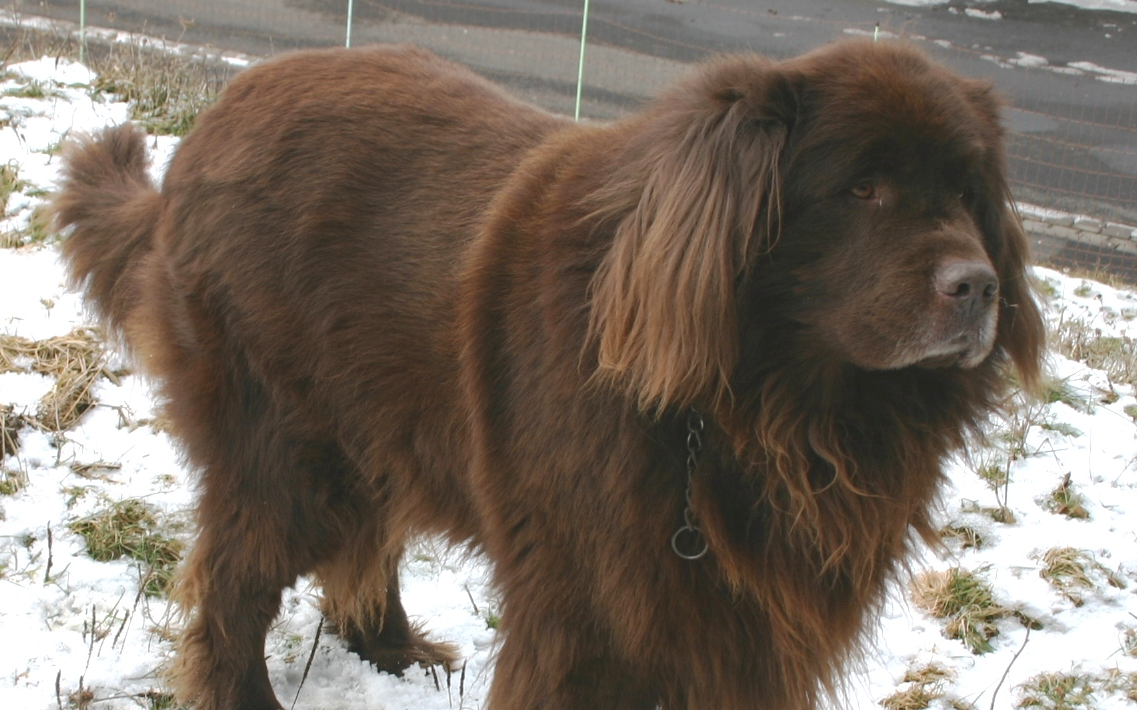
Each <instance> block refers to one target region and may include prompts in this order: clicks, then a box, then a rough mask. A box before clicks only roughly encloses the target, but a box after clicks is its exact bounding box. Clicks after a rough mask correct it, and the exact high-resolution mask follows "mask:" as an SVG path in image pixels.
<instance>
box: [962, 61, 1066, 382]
mask: <svg viewBox="0 0 1137 710" xmlns="http://www.w3.org/2000/svg"><path fill="white" fill-rule="evenodd" d="M961 82H962V85H963V89H964V92H965V94H966V95H967V98H968V99H969V100H970V102H971V105H972V107H973V108H975V110H976V111H977V112H978V113H979V114H980V115H981V116H982V117H983V119H984V120H985V121H986V122H987V123H988V125H989V126H990V127H991V130H992V132H993V133H996V134H998V136H999V139H1000V140H999V141H998V142H997V143H996V145H998V146H1000V147H998V148H992V149H991V153H990V155H989V156H988V158H987V161H986V168H985V170H984V172H983V174H982V175H981V176H980V184H979V185H977V186H976V189H975V192H976V198H977V199H978V201H979V204H978V210H977V216H978V218H979V221H980V223H981V226H982V229H983V232H984V234H985V236H986V239H987V242H988V244H987V247H988V250H989V252H990V254H991V259H992V261H993V262H994V266H995V270H996V271H997V272H998V274H999V292H1000V293H999V298H1000V307H999V329H998V333H997V335H996V338H995V342H996V346H997V347H999V348H1000V349H1001V350H1002V351H1003V352H1004V353H1006V355H1007V356H1008V357H1009V358H1010V360H1011V363H1012V364H1013V365H1014V367H1015V369H1016V370H1017V371H1018V376H1019V382H1020V384H1021V385H1022V387H1023V389H1025V390H1027V391H1028V392H1030V391H1035V390H1036V389H1037V387H1038V384H1039V378H1040V375H1041V371H1042V357H1043V351H1044V349H1045V346H1046V326H1045V324H1044V322H1043V319H1042V313H1041V312H1040V310H1039V308H1038V304H1037V302H1036V301H1035V295H1034V291H1035V289H1034V285H1033V282H1032V280H1031V277H1030V273H1029V271H1028V264H1029V262H1030V247H1029V242H1028V240H1027V237H1026V233H1025V232H1024V231H1023V228H1022V220H1021V219H1020V218H1019V215H1018V212H1017V210H1016V209H1015V203H1014V198H1013V197H1012V195H1011V191H1010V188H1009V187H1008V185H1007V180H1006V174H1007V159H1006V155H1005V152H1004V150H1003V149H1002V147H1001V146H1002V145H1003V142H1002V140H1001V139H1002V134H1003V131H1002V129H1001V128H1000V127H999V126H1000V124H1001V116H1000V114H1001V110H1002V108H1003V102H1002V101H1001V100H1000V99H999V98H998V96H997V95H996V94H995V92H994V87H993V86H992V85H991V84H990V83H989V82H986V81H981V80H975V79H963V80H961Z"/></svg>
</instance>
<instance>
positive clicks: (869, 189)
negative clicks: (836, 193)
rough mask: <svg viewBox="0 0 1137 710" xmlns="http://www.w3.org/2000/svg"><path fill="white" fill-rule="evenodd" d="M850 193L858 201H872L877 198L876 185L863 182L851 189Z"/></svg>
mask: <svg viewBox="0 0 1137 710" xmlns="http://www.w3.org/2000/svg"><path fill="white" fill-rule="evenodd" d="M849 192H850V193H851V194H852V195H853V197H855V198H857V199H858V200H871V199H873V198H874V197H876V185H874V184H872V183H871V182H870V181H868V180H863V181H861V182H858V183H857V184H856V185H853V186H852V187H851V188H849Z"/></svg>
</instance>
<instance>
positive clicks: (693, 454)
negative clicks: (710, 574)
mask: <svg viewBox="0 0 1137 710" xmlns="http://www.w3.org/2000/svg"><path fill="white" fill-rule="evenodd" d="M705 428H706V425H705V424H704V422H703V418H702V417H701V416H700V415H699V413H698V412H696V411H695V410H693V409H692V410H691V411H690V412H689V413H688V414H687V492H686V494H685V497H686V499H687V507H686V508H684V509H683V525H681V526H679V529H678V530H676V531H675V534H674V535H672V536H671V549H672V550H674V551H675V554H676V555H679V556H680V557H682V558H683V559H685V560H691V561H694V560H697V559H699V558H701V557H702V556H703V555H705V554H707V550H708V549H709V546H708V545H707V539H706V538H705V537H703V531H702V530H700V529H699V526H698V525H697V524H696V521H695V510H694V508H693V507H692V505H691V484H692V481H693V479H694V477H695V471H696V469H698V468H699V454H700V453H701V452H702V450H703V431H704V429H705Z"/></svg>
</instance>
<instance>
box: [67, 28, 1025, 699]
mask: <svg viewBox="0 0 1137 710" xmlns="http://www.w3.org/2000/svg"><path fill="white" fill-rule="evenodd" d="M145 165H146V156H145V149H144V142H143V136H142V135H141V134H140V133H139V132H137V131H135V130H133V129H131V128H129V127H120V128H113V129H109V130H107V131H106V132H104V133H103V134H101V135H100V136H98V137H97V138H95V139H93V140H89V141H87V142H84V143H81V144H80V145H78V146H77V147H75V148H73V149H72V150H71V152H70V153H69V155H68V158H67V165H66V180H65V183H64V185H63V189H62V192H61V194H60V196H59V197H58V199H57V203H56V208H57V210H58V221H59V224H60V225H61V226H70V227H72V228H73V233H72V234H71V236H70V238H69V239H68V241H67V242H66V244H65V253H66V257H67V259H68V260H69V262H70V267H71V273H72V276H73V278H74V280H75V282H76V283H77V284H83V285H85V287H86V290H87V294H88V297H89V298H90V300H91V302H92V303H93V304H94V306H95V307H96V308H97V310H98V312H99V313H100V315H101V316H102V317H103V319H104V320H105V321H107V322H108V323H110V324H111V325H112V326H114V327H115V328H117V329H118V330H119V331H120V332H121V333H122V334H123V335H125V337H126V340H127V342H128V343H129V344H130V347H131V348H132V350H133V351H134V352H135V353H136V355H137V356H138V358H139V359H140V360H141V362H142V363H143V365H144V366H145V367H146V369H147V371H148V372H149V373H151V374H152V375H153V376H154V377H155V378H156V380H157V382H158V383H159V384H160V386H161V392H162V395H163V397H164V398H165V400H166V402H167V408H168V415H169V417H170V419H171V421H172V422H173V424H174V426H175V428H176V433H177V435H178V437H179V438H180V440H181V441H182V443H183V444H184V446H185V449H186V452H187V454H188V456H189V460H190V461H191V462H192V463H193V464H194V465H195V466H196V467H197V468H198V469H199V470H200V475H201V490H202V495H201V502H200V505H199V509H198V521H199V524H200V536H199V538H198V541H197V544H196V546H195V547H194V548H193V552H192V554H191V556H190V558H189V560H188V562H187V563H186V568H185V571H184V579H183V582H182V591H181V594H182V602H183V605H184V606H185V607H186V608H187V609H188V610H189V611H190V620H189V625H188V628H187V629H186V631H185V633H184V636H183V637H182V639H181V643H180V650H179V663H178V668H177V671H178V672H177V689H178V693H179V697H180V698H181V699H182V700H184V701H192V702H193V703H194V704H195V706H196V707H198V708H201V709H203V710H221V709H223V708H224V709H231V708H242V709H245V708H248V709H252V708H277V707H279V706H278V704H277V701H276V698H275V697H274V695H273V692H272V689H271V688H270V686H269V682H268V676H267V673H266V669H265V664H264V660H263V644H264V639H265V632H266V629H267V628H268V625H269V623H270V621H271V620H272V618H273V616H274V615H275V614H276V613H277V611H278V606H279V602H280V594H281V590H282V589H284V588H285V587H286V586H288V585H290V584H292V583H293V581H294V580H295V579H296V577H297V575H301V574H308V573H311V574H314V575H315V576H316V577H317V578H318V579H319V581H320V582H321V584H322V585H323V590H324V599H325V610H326V612H327V614H328V616H329V618H330V619H331V620H332V621H333V622H334V624H335V625H336V627H337V628H338V630H339V632H340V633H341V634H342V635H343V637H344V638H346V639H347V640H348V641H349V642H350V644H351V647H352V648H353V649H355V650H356V651H358V652H359V654H360V655H361V656H362V657H364V658H366V659H369V660H371V661H373V662H374V663H375V664H376V665H377V666H378V667H379V668H381V669H386V670H391V671H398V670H400V669H402V668H404V667H406V666H407V665H408V664H410V663H412V662H416V661H417V662H425V663H433V662H447V661H449V660H451V652H450V650H449V648H448V647H446V646H442V645H436V644H432V643H430V642H428V641H426V640H425V639H424V638H423V637H422V635H421V634H419V633H418V632H417V631H416V630H415V629H413V628H412V627H410V626H409V625H408V623H407V619H406V615H405V613H404V611H403V607H402V605H401V603H400V600H399V587H398V573H397V570H398V564H399V558H400V555H401V553H402V551H403V548H404V545H405V544H406V541H407V539H408V536H410V535H415V534H420V533H431V534H442V535H445V536H446V537H447V538H448V539H449V540H451V541H453V542H455V543H460V542H472V543H473V544H474V545H475V546H476V547H477V548H478V549H480V550H482V551H484V552H485V554H486V555H487V556H488V557H489V559H490V560H491V561H492V562H493V564H494V567H495V570H496V577H495V580H496V583H497V585H498V586H499V588H500V592H501V595H502V599H503V616H502V626H501V630H502V633H503V638H504V642H503V643H502V645H501V648H500V655H499V657H498V659H497V666H496V677H495V680H494V684H493V688H492V691H491V695H490V699H489V703H488V705H489V707H490V708H493V710H523V709H525V710H529V709H534V708H539V707H540V708H557V709H562V710H569V709H577V710H601V709H604V708H642V709H643V710H650V709H651V708H654V707H655V706H657V705H662V707H664V708H668V709H669V710H678V709H680V708H689V709H697V708H706V709H711V708H713V709H715V710H741V709H743V708H746V709H747V710H749V709H751V708H755V707H761V708H766V709H767V710H803V709H806V708H810V707H813V706H814V705H815V704H816V702H817V700H818V698H819V697H820V694H821V693H822V692H824V691H825V690H826V689H827V688H831V687H832V686H833V684H834V683H835V682H836V681H837V680H838V679H839V676H838V674H839V672H840V669H841V666H842V662H843V661H844V660H845V659H846V658H847V657H848V656H849V655H850V653H851V652H853V651H855V648H856V644H857V641H858V640H859V638H860V637H861V635H862V632H863V630H864V628H865V626H866V621H867V619H868V617H869V615H870V614H871V612H872V611H873V609H874V607H876V605H878V603H879V602H880V601H881V597H882V590H883V587H884V583H885V581H886V580H887V579H888V577H889V575H890V574H891V573H893V572H894V570H895V569H896V568H897V566H898V562H899V561H900V560H901V559H902V558H903V556H904V555H905V552H906V550H907V548H908V546H909V544H910V542H911V539H912V535H913V534H914V533H915V534H917V535H922V536H924V537H929V536H931V535H932V534H933V531H932V530H931V527H930V523H929V514H928V511H929V506H930V504H931V503H932V502H933V500H934V498H935V494H936V491H937V486H938V484H939V483H940V481H941V478H942V473H941V466H942V463H943V461H944V459H945V457H946V456H948V455H949V454H950V453H951V452H953V451H955V450H957V449H959V448H960V447H961V446H963V444H964V442H965V439H966V437H967V436H968V434H969V432H971V431H973V430H974V429H975V428H976V427H977V426H978V425H979V424H980V423H981V422H982V421H983V419H984V417H985V416H986V415H987V414H988V412H989V411H991V410H992V408H993V407H995V406H996V403H997V402H998V401H999V399H1000V397H1001V396H1002V394H1003V392H1004V388H1005V384H1004V383H1005V370H1006V367H1007V366H1008V365H1011V366H1013V367H1014V368H1015V369H1016V370H1017V374H1018V377H1019V380H1020V382H1022V383H1023V384H1025V385H1027V386H1031V385H1032V384H1033V383H1035V381H1036V379H1037V377H1038V374H1039V367H1040V350H1041V348H1042V344H1043V326H1042V321H1041V318H1040V315H1039V312H1038V309H1037V307H1036V305H1035V303H1034V302H1033V300H1032V297H1031V294H1030V287H1029V285H1028V281H1027V276H1026V274H1025V273H1024V269H1025V260H1026V251H1027V250H1026V243H1025V240H1024V237H1023V234H1022V232H1021V231H1020V227H1019V224H1018V222H1017V220H1016V218H1015V215H1014V213H1013V210H1012V207H1011V205H1010V202H1009V195H1008V192H1007V186H1006V183H1005V178H1004V155H1003V147H1002V142H1001V131H1000V128H999V116H998V102H997V101H996V100H995V99H994V98H993V97H992V95H991V91H990V87H989V86H988V85H986V84H984V83H981V82H978V81H971V80H967V79H963V78H960V77H957V76H955V75H953V74H951V73H949V72H948V71H947V70H945V69H943V68H941V67H939V66H936V65H934V64H932V63H930V62H929V61H928V60H927V59H926V58H925V57H924V56H923V55H921V54H920V53H919V52H917V51H915V50H913V49H910V48H907V47H905V46H900V45H895V44H879V45H877V44H868V43H847V44H838V45H834V46H830V47H826V48H824V49H821V50H819V51H816V52H814V53H811V54H809V55H806V56H803V57H800V58H797V59H792V60H789V61H785V62H780V63H778V62H772V61H769V60H766V59H762V58H760V57H756V56H738V57H730V58H724V59H721V60H719V61H716V62H712V63H710V64H707V65H705V66H702V67H700V68H698V69H697V70H696V71H695V72H694V73H693V74H692V75H691V76H690V77H689V78H688V79H687V80H686V81H684V82H682V83H680V84H679V85H677V86H676V87H674V88H673V89H672V90H670V91H669V92H667V93H666V94H665V95H663V96H662V97H661V98H659V99H658V100H656V101H655V102H654V103H652V104H650V105H649V106H648V107H647V108H646V109H645V110H644V111H643V112H641V113H638V114H636V115H633V116H630V117H628V118H626V119H624V120H622V121H619V122H616V123H612V124H605V125H596V124H586V125H574V124H571V123H568V122H566V121H564V120H562V119H559V118H556V117H553V116H550V115H548V114H545V113H542V112H541V111H538V110H536V109H534V108H532V107H529V106H527V105H525V104H522V103H519V102H518V101H516V100H513V99H511V98H509V97H508V96H506V95H505V94H503V93H502V92H501V91H499V90H498V89H496V88H495V87H494V86H492V85H490V84H489V83H487V82H485V81H484V80H482V79H479V78H478V77H476V76H475V75H473V74H472V73H470V72H469V71H467V70H465V69H463V68H461V67H458V66H455V65H453V64H450V63H448V62H445V61H442V60H440V59H438V58H436V57H434V56H431V55H430V54H427V53H425V52H422V51H418V50H414V49H408V48H375V49H367V50H353V51H339V50H334V51H316V52H304V53H299V54H294V55H290V56H287V57H283V58H280V59H276V60H273V61H270V62H266V63H265V64H263V65H262V66H259V67H257V68H255V69H251V70H249V71H248V72H246V73H245V74H244V75H243V76H241V77H239V78H237V79H236V80H235V81H234V82H233V83H232V85H231V86H230V87H229V88H228V89H227V90H226V92H225V94H224V96H223V97H222V98H221V100H220V101H219V102H218V104H217V105H216V106H215V107H213V108H212V109H210V110H209V111H207V112H205V113H204V114H203V115H202V116H201V117H200V120H199V123H198V126H197V128H196V129H195V130H194V131H193V133H192V134H191V135H190V136H189V137H188V138H186V140H185V142H184V143H183V144H182V146H181V147H180V149H179V150H178V152H177V155H176V157H175V158H174V160H173V162H172V164H171V166H170V169H169V172H168V174H167V176H166V179H165V183H164V185H163V187H162V189H161V191H160V192H159V191H157V190H155V188H154V187H153V186H152V185H151V183H150V182H149V180H148V178H147V174H146V171H145Z"/></svg>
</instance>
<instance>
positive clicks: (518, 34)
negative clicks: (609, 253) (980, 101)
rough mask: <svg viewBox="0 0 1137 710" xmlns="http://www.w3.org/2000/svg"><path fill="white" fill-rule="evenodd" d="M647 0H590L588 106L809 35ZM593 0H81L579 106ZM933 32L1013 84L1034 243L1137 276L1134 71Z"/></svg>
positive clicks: (121, 22) (239, 38) (1008, 86)
mask: <svg viewBox="0 0 1137 710" xmlns="http://www.w3.org/2000/svg"><path fill="white" fill-rule="evenodd" d="M645 2H647V0H627V2H621V3H607V4H597V3H596V2H593V4H592V7H591V8H590V9H589V14H588V42H587V50H586V62H585V64H584V69H583V73H582V74H581V75H580V76H581V77H582V78H583V81H582V85H581V87H580V89H581V91H580V99H581V103H580V112H581V114H582V115H583V116H586V117H590V118H611V117H616V116H619V115H621V114H623V113H625V112H627V111H629V110H632V109H634V108H636V107H637V106H639V105H641V104H642V103H643V102H644V101H645V100H646V99H647V98H648V97H650V96H652V95H653V94H655V93H656V92H658V90H659V89H660V88H661V87H662V86H664V85H665V84H667V83H668V82H670V81H672V80H673V79H675V77H676V76H677V75H679V74H680V73H682V72H683V71H684V70H685V69H686V67H687V65H688V64H690V63H691V62H693V61H697V60H699V59H702V58H704V57H706V56H708V55H712V54H717V53H722V52H727V51H740V50H750V49H754V48H755V46H754V40H753V38H755V37H762V38H763V41H762V46H761V47H760V48H761V50H762V51H763V52H764V53H766V54H772V55H775V56H779V55H780V56H788V55H790V54H793V53H796V52H798V51H801V49H802V48H801V47H797V46H794V45H793V43H792V41H791V40H790V39H787V38H785V37H778V34H779V33H778V32H777V31H771V26H770V22H771V19H772V18H771V13H772V12H774V11H773V10H769V9H765V6H764V5H761V4H758V3H739V4H738V5H739V6H735V7H732V6H727V5H725V4H717V3H716V2H714V0H711V1H706V2H704V1H698V2H695V1H692V0H687V1H686V2H683V1H682V0H667V2H664V0H652V2H653V3H654V5H653V9H652V10H651V11H650V12H646V13H645V12H644V10H643V3H645ZM584 3H585V0H84V2H83V3H82V4H83V5H84V7H85V18H84V19H85V21H86V23H87V24H89V25H92V26H99V27H104V28H113V29H117V30H120V31H123V32H131V33H140V34H145V35H148V36H151V37H160V38H165V39H167V40H171V41H177V42H181V43H187V44H194V45H202V46H211V47H215V48H218V49H226V50H230V51H237V52H242V53H245V54H249V55H254V56H267V55H271V54H275V53H279V52H281V51H285V50H289V49H295V48H299V47H312V46H330V45H337V44H340V45H342V44H344V43H345V42H347V40H348V38H349V32H350V41H351V43H352V44H353V45H359V44H364V43H371V42H410V43H414V44H418V45H421V46H424V47H427V48H430V49H432V50H434V51H436V52H438V53H439V54H442V55H444V56H447V57H449V58H451V59H455V60H458V61H461V62H463V63H465V64H467V65H469V66H471V67H472V68H474V69H475V70H477V71H478V72H480V73H482V74H484V75H486V76H488V77H490V78H491V79H494V80H497V81H499V82H501V83H504V84H506V85H508V86H509V87H510V88H511V89H512V90H513V91H515V92H516V93H518V94H520V95H521V96H523V97H525V98H527V99H529V100H531V101H533V102H535V103H538V104H540V105H542V106H544V107H546V108H548V109H551V110H554V111H558V112H562V113H566V114H569V115H572V114H573V112H574V110H575V109H576V105H575V102H576V100H577V96H578V84H577V81H578V69H579V68H580V57H581V49H582V46H581V27H582V20H583V12H584ZM637 3H638V5H637ZM80 4H81V3H80V0H34V1H33V0H20V1H17V2H14V3H11V4H10V8H11V9H12V10H13V11H15V12H19V13H25V14H28V15H35V16H38V17H41V18H51V19H54V20H57V21H61V22H69V23H78V22H79V21H80V11H81V8H80ZM349 10H350V11H351V14H350V16H349ZM693 17H698V18H699V20H700V22H699V27H700V28H703V29H699V30H692V29H691V26H690V24H689V23H687V22H686V20H688V19H689V18H693ZM778 19H779V20H780V21H782V22H788V21H792V20H793V19H794V18H788V19H787V18H778ZM801 19H803V20H804V19H805V18H801ZM809 22H810V23H811V24H812V26H821V27H822V28H824V27H825V26H826V23H825V20H824V19H817V18H809ZM707 28H710V29H707ZM829 29H830V30H831V32H830V35H831V36H830V37H828V39H833V38H836V37H839V36H843V35H848V34H850V33H853V34H858V33H860V34H871V33H872V32H874V31H877V29H878V28H877V27H876V25H875V22H871V21H865V22H862V23H856V22H853V23H850V22H848V21H841V22H833V23H832V26H831V27H830V28H829ZM894 31H895V32H896V33H897V34H903V32H901V31H899V30H894ZM823 41H824V40H823ZM924 44H925V45H926V48H927V49H928V51H929V52H930V53H932V54H933V56H935V57H936V58H937V59H939V60H940V61H943V62H945V63H947V64H948V65H950V66H952V67H953V68H954V69H956V70H957V71H959V72H961V73H963V74H965V75H970V76H976V77H985V78H988V79H990V80H992V81H994V82H995V84H996V86H997V87H998V88H999V90H1000V91H1001V92H1002V93H1003V94H1005V95H1007V96H1008V97H1009V98H1010V100H1011V104H1012V106H1013V108H1011V109H1009V110H1008V111H1007V114H1006V115H1007V122H1008V127H1009V154H1010V168H1011V178H1012V183H1013V188H1014V190H1015V194H1016V197H1017V198H1018V199H1019V200H1020V201H1021V202H1022V203H1023V212H1024V217H1025V219H1026V224H1027V226H1028V229H1029V230H1030V231H1031V233H1032V234H1033V235H1034V236H1035V237H1036V239H1037V245H1036V253H1037V255H1038V256H1039V257H1041V259H1042V260H1043V261H1047V262H1050V263H1052V264H1053V265H1056V266H1073V267H1079V268H1082V269H1087V270H1091V271H1104V272H1109V273H1112V274H1115V275H1118V276H1121V277H1122V278H1125V279H1127V280H1130V281H1137V86H1133V85H1132V81H1133V78H1132V77H1126V76H1111V75H1109V74H1108V73H1102V72H1105V71H1107V70H1100V71H1099V70H1098V68H1092V67H1091V68H1086V69H1085V71H1081V70H1079V71H1077V72H1071V71H1069V68H1067V67H1050V66H1046V65H1040V66H1034V65H1031V63H1030V62H1028V61H1020V62H1017V63H1016V65H1015V66H1011V65H1009V64H1007V62H1006V60H999V59H996V58H995V57H993V56H991V55H990V54H989V53H987V52H984V51H983V50H981V49H974V48H970V47H959V46H944V45H945V44H946V43H936V44H933V43H931V42H925V43H924ZM1095 71H1097V72H1098V73H1095ZM1063 72H1065V73H1067V74H1069V76H1062V75H1061V74H1062V73H1063ZM1075 74H1079V75H1078V76H1075ZM1127 82H1128V83H1127ZM1042 85H1045V90H1043V89H1040V87H1041V86H1042Z"/></svg>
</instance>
